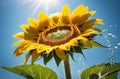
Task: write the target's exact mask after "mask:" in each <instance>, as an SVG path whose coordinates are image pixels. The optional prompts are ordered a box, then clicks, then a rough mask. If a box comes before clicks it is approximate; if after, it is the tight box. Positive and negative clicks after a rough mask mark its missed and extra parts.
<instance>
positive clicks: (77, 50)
mask: <svg viewBox="0 0 120 79" xmlns="http://www.w3.org/2000/svg"><path fill="white" fill-rule="evenodd" d="M72 50H73V51H74V52H75V53H80V54H82V55H83V57H84V58H85V55H84V54H83V51H82V47H81V46H80V45H78V46H75V47H72Z"/></svg>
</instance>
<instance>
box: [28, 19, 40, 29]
mask: <svg viewBox="0 0 120 79" xmlns="http://www.w3.org/2000/svg"><path fill="white" fill-rule="evenodd" d="M28 23H29V24H30V26H32V27H34V28H38V26H39V21H37V20H36V19H33V18H28Z"/></svg>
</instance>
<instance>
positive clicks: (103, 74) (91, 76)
mask: <svg viewBox="0 0 120 79" xmlns="http://www.w3.org/2000/svg"><path fill="white" fill-rule="evenodd" d="M118 71H120V63H115V64H110V63H103V64H99V65H94V66H91V67H89V68H87V69H85V70H84V71H83V72H82V74H81V79H117V76H118Z"/></svg>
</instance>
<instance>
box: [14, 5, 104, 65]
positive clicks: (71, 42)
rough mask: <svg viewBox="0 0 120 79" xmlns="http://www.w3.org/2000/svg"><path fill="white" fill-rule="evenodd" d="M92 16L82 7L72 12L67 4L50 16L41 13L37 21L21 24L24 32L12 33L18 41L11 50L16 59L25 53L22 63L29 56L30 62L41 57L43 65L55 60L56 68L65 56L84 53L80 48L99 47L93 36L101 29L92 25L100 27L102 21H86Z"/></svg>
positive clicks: (91, 13) (91, 12)
mask: <svg viewBox="0 0 120 79" xmlns="http://www.w3.org/2000/svg"><path fill="white" fill-rule="evenodd" d="M94 14H95V11H90V12H89V11H88V7H85V6H84V5H79V6H78V7H77V8H76V9H75V10H74V11H73V12H72V13H70V8H69V6H68V5H65V6H64V7H63V8H62V10H61V12H59V13H55V14H52V15H50V16H47V15H46V14H45V13H43V12H40V13H39V20H36V19H33V18H29V19H28V22H29V25H26V24H23V25H21V28H22V29H23V30H24V32H19V33H16V34H14V37H16V38H19V39H20V40H18V41H17V42H15V43H14V44H13V45H14V46H16V45H18V47H17V48H16V50H15V51H14V54H15V56H16V57H19V56H20V55H21V54H23V53H24V52H28V54H27V55H26V57H25V60H24V63H26V62H27V61H28V59H29V57H32V60H31V63H34V62H35V61H36V60H37V59H38V58H39V57H43V59H44V63H45V64H46V63H47V62H48V61H49V60H51V59H52V58H53V57H54V59H55V61H56V63H57V65H58V64H59V63H60V61H61V60H65V59H66V56H67V55H70V56H73V54H74V53H81V54H83V53H82V49H84V48H92V47H93V46H94V45H95V44H98V43H97V42H95V41H94V37H95V36H97V35H99V34H100V32H101V30H100V29H98V28H94V27H93V25H95V24H99V25H101V24H103V20H102V19H99V18H95V19H91V20H89V18H90V17H91V16H92V15H94Z"/></svg>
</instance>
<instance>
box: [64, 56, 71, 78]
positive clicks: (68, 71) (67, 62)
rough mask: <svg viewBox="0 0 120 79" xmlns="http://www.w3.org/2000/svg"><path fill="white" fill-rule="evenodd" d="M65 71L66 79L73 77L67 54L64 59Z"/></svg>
mask: <svg viewBox="0 0 120 79" xmlns="http://www.w3.org/2000/svg"><path fill="white" fill-rule="evenodd" d="M64 72H65V79H71V70H70V62H69V55H67V56H66V59H65V60H64Z"/></svg>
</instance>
